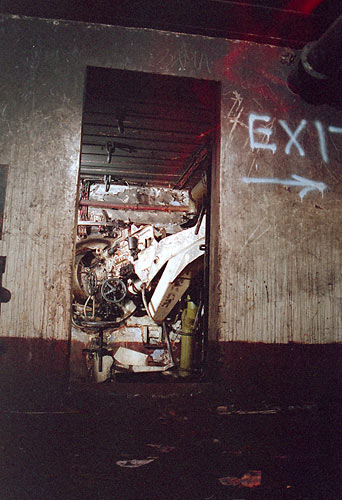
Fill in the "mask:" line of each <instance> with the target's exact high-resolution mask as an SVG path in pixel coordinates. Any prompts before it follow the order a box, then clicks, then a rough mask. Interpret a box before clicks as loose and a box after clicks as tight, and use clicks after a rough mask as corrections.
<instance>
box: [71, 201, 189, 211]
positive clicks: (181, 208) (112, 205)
mask: <svg viewBox="0 0 342 500" xmlns="http://www.w3.org/2000/svg"><path fill="white" fill-rule="evenodd" d="M79 205H80V206H87V207H94V208H108V209H112V210H139V211H142V212H147V211H149V212H188V211H189V206H187V205H181V206H177V205H168V206H163V205H140V204H139V203H134V204H130V205H128V204H123V203H110V202H108V201H97V200H80V202H79Z"/></svg>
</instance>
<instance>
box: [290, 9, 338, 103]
mask: <svg viewBox="0 0 342 500" xmlns="http://www.w3.org/2000/svg"><path fill="white" fill-rule="evenodd" d="M341 54H342V15H341V16H339V17H338V18H337V19H336V21H335V22H334V23H333V24H332V25H331V26H330V28H328V29H327V31H326V32H325V33H323V35H322V36H321V37H320V38H319V39H318V40H317V41H314V42H309V43H308V44H306V45H305V47H304V48H303V50H302V52H301V54H300V58H299V59H298V61H297V65H296V67H295V68H294V70H293V71H292V72H291V73H290V75H289V77H288V84H289V88H290V89H291V90H292V91H293V92H295V93H296V94H299V95H300V96H301V97H302V98H303V99H304V100H306V101H308V102H311V103H313V104H320V103H323V102H328V101H329V100H330V98H331V97H332V96H331V94H332V92H333V90H332V89H333V86H334V83H336V78H337V74H338V71H339V69H340V67H341V65H342V58H341Z"/></svg>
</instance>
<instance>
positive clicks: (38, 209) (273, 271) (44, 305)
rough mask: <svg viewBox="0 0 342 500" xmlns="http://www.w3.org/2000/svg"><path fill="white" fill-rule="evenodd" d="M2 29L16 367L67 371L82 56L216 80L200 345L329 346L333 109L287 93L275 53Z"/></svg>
mask: <svg viewBox="0 0 342 500" xmlns="http://www.w3.org/2000/svg"><path fill="white" fill-rule="evenodd" d="M0 36H1V49H0V61H1V72H0V85H1V103H0V164H8V165H9V174H8V186H7V194H6V206H5V220H4V234H3V239H2V240H1V241H0V255H2V256H6V257H7V262H6V271H5V274H4V276H3V286H4V287H6V288H7V289H9V290H10V291H11V293H12V298H11V301H10V302H9V303H7V304H3V305H2V309H1V336H2V337H3V338H2V353H3V355H4V357H6V354H5V351H7V356H8V359H15V360H16V361H15V363H14V364H17V366H19V365H20V366H21V367H23V366H27V367H28V369H30V370H31V369H32V366H33V365H37V366H38V367H39V366H40V364H45V365H46V366H47V367H48V370H50V371H53V370H54V369H56V371H57V372H58V371H60V370H62V371H63V370H64V368H65V366H67V365H65V364H64V361H65V360H67V357H68V348H69V347H68V339H69V337H70V295H71V266H72V261H73V241H74V230H75V207H76V198H77V192H76V191H77V188H76V186H77V177H78V167H79V153H80V133H81V118H82V98H83V90H84V83H85V72H86V67H87V66H101V67H111V68H118V69H128V70H134V71H146V72H154V73H161V74H169V75H180V76H189V77H194V78H200V79H209V80H217V81H220V82H221V84H222V100H221V124H218V127H221V150H220V159H219V161H218V162H217V165H216V166H215V168H214V172H213V193H212V194H213V202H212V219H213V220H212V230H213V235H214V237H213V238H212V248H211V260H212V270H213V272H212V275H211V278H212V286H211V299H212V307H211V311H210V313H211V314H210V316H211V317H210V325H211V326H210V339H211V340H213V341H214V340H216V339H218V340H220V341H221V342H231V341H241V342H265V343H284V344H287V343H288V342H299V343H308V344H325V343H332V342H340V341H341V332H342V319H341V314H342V308H341V302H342V276H341V268H342V267H341V252H340V228H341V223H342V215H341V210H340V201H341V189H342V188H341V173H342V171H341V166H340V162H341V158H342V134H341V127H342V118H341V116H340V113H339V112H338V111H337V110H335V109H333V108H329V107H325V106H313V105H309V104H306V103H304V102H302V101H301V100H300V99H298V98H297V97H296V96H295V95H293V94H291V93H290V91H289V90H288V89H287V86H286V83H285V80H286V76H287V73H288V72H289V70H290V66H288V65H286V64H282V63H281V62H280V54H281V52H282V50H283V49H281V48H275V47H270V46H262V45H257V44H253V43H247V42H232V41H227V40H219V39H209V38H205V37H200V36H192V35H178V34H171V33H167V32H158V31H152V30H144V29H128V28H118V27H112V26H102V25H101V26H100V25H88V24H80V23H72V22H60V21H50V20H49V21H48V20H37V19H30V18H19V17H17V16H12V17H11V16H2V17H1V19H0ZM293 175H297V176H301V177H303V178H305V179H309V180H310V181H314V182H318V183H323V184H310V183H309V184H308V181H306V180H303V181H302V180H300V179H298V178H293V177H292V176H293ZM245 177H248V178H253V179H254V178H255V179H259V181H258V180H253V179H252V180H250V181H249V182H246V181H245V180H244V178H245ZM260 179H263V183H260ZM289 180H290V181H291V182H290V183H289V182H288V181H289ZM306 187H313V189H312V190H311V191H308V190H306V191H305V188H306ZM42 346H44V347H42ZM42 348H44V359H43V360H42V357H41V352H42V351H41V349H42ZM18 351H20V354H18ZM10 353H12V357H11V356H10ZM37 360H39V361H37ZM61 367H62V368H61ZM39 369H40V368H39Z"/></svg>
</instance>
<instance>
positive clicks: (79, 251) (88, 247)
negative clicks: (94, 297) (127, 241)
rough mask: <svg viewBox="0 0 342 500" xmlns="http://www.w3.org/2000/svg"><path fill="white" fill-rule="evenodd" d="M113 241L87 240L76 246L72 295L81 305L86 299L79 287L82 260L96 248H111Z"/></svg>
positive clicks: (108, 239) (101, 239) (103, 239)
mask: <svg viewBox="0 0 342 500" xmlns="http://www.w3.org/2000/svg"><path fill="white" fill-rule="evenodd" d="M112 242H113V240H112V239H110V238H89V239H88V240H83V241H80V242H78V243H77V244H76V255H75V264H74V274H73V295H74V298H75V299H76V300H78V301H79V302H81V303H84V301H85V300H86V299H87V294H86V293H85V292H84V290H83V288H82V285H81V271H82V269H81V268H82V262H81V261H82V258H83V257H84V256H85V255H86V254H87V253H88V252H95V250H96V248H102V249H103V248H105V247H107V246H111V244H112Z"/></svg>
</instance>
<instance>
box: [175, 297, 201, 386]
mask: <svg viewBox="0 0 342 500" xmlns="http://www.w3.org/2000/svg"><path fill="white" fill-rule="evenodd" d="M196 313H197V306H196V304H195V303H194V302H192V301H191V299H190V297H189V295H188V297H187V305H186V308H185V309H184V311H183V313H182V339H181V358H180V366H179V376H180V377H187V376H188V375H190V373H191V368H192V358H193V352H194V344H195V338H194V334H195V332H194V322H195V318H196Z"/></svg>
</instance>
